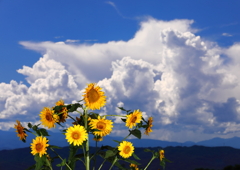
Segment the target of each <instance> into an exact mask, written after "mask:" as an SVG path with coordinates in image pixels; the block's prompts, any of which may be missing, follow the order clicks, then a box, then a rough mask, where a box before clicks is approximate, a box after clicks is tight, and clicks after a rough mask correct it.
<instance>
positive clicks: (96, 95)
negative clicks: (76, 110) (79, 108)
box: [83, 83, 106, 110]
mask: <svg viewBox="0 0 240 170" xmlns="http://www.w3.org/2000/svg"><path fill="white" fill-rule="evenodd" d="M101 89H102V88H100V87H99V86H96V84H95V83H90V84H88V87H87V88H86V89H85V92H84V93H86V94H84V95H83V97H84V101H85V105H86V106H87V107H88V108H89V109H91V110H95V109H100V108H101V107H103V106H105V104H106V96H104V92H103V91H101Z"/></svg>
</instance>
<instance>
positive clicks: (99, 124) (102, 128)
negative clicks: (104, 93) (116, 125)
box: [89, 116, 113, 137]
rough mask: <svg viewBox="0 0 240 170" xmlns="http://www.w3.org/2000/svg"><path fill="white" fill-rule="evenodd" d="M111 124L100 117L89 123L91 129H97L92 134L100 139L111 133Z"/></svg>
mask: <svg viewBox="0 0 240 170" xmlns="http://www.w3.org/2000/svg"><path fill="white" fill-rule="evenodd" d="M112 124H113V122H112V121H111V120H107V119H105V117H103V118H101V117H100V116H98V118H97V119H91V120H90V123H89V125H90V126H91V129H97V131H94V132H93V134H94V135H96V136H100V137H103V136H106V135H108V134H109V133H110V132H111V131H112V128H113V125H112Z"/></svg>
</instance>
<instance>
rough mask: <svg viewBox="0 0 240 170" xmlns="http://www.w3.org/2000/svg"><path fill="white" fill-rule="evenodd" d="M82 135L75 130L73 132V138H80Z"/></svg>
mask: <svg viewBox="0 0 240 170" xmlns="http://www.w3.org/2000/svg"><path fill="white" fill-rule="evenodd" d="M80 136H81V135H80V134H79V133H78V132H74V133H73V134H72V138H73V139H79V138H80Z"/></svg>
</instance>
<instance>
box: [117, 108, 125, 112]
mask: <svg viewBox="0 0 240 170" xmlns="http://www.w3.org/2000/svg"><path fill="white" fill-rule="evenodd" d="M118 108H119V109H120V110H122V111H125V112H126V111H127V110H125V109H124V108H123V107H118Z"/></svg>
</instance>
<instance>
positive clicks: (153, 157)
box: [144, 155, 155, 170]
mask: <svg viewBox="0 0 240 170" xmlns="http://www.w3.org/2000/svg"><path fill="white" fill-rule="evenodd" d="M154 159H155V156H154V155H153V156H152V159H151V160H150V161H149V162H148V164H147V166H146V167H145V168H144V170H146V169H147V168H148V166H149V165H150V164H151V163H152V161H153V160H154Z"/></svg>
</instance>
